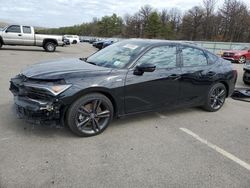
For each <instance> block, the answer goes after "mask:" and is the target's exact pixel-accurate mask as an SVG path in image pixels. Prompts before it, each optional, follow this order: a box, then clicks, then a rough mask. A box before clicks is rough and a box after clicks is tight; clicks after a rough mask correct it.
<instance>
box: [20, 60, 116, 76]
mask: <svg viewBox="0 0 250 188" xmlns="http://www.w3.org/2000/svg"><path fill="white" fill-rule="evenodd" d="M97 71H104V72H106V71H108V72H110V71H111V69H110V68H105V67H100V66H96V65H92V64H89V63H86V62H84V61H82V60H80V59H77V58H71V59H60V60H55V61H49V62H42V63H37V64H34V65H31V66H29V67H27V68H26V69H24V70H23V71H22V72H21V74H22V75H24V76H26V77H28V78H33V79H63V78H65V76H68V75H70V74H72V73H74V74H77V73H87V72H88V73H89V72H95V73H96V72H97Z"/></svg>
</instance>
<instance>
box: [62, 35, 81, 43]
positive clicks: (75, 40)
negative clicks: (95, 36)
mask: <svg viewBox="0 0 250 188" xmlns="http://www.w3.org/2000/svg"><path fill="white" fill-rule="evenodd" d="M64 38H65V39H68V40H69V42H70V44H78V43H80V39H79V36H77V35H64Z"/></svg>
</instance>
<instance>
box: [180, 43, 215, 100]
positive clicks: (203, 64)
mask: <svg viewBox="0 0 250 188" xmlns="http://www.w3.org/2000/svg"><path fill="white" fill-rule="evenodd" d="M181 59H182V61H181V62H182V63H181V64H182V67H181V80H180V81H181V95H180V102H181V104H188V105H189V104H194V105H196V104H203V103H204V100H205V97H206V95H207V92H208V90H209V88H210V86H211V85H212V84H213V82H214V80H215V79H216V76H217V74H216V73H217V70H216V68H217V67H216V66H214V64H213V63H214V61H215V60H212V61H210V59H209V57H208V55H207V54H206V53H205V52H204V51H203V50H201V49H199V48H195V47H192V46H185V45H183V46H182V47H181Z"/></svg>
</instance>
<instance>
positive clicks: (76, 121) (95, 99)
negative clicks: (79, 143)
mask: <svg viewBox="0 0 250 188" xmlns="http://www.w3.org/2000/svg"><path fill="white" fill-rule="evenodd" d="M113 113H114V110H113V105H112V103H111V101H110V100H109V99H108V98H107V97H106V96H104V95H102V94H99V93H92V94H87V95H84V96H83V97H81V98H79V99H78V100H76V101H75V102H74V103H73V104H72V105H71V106H70V108H69V110H68V112H67V114H66V124H67V125H68V126H69V128H70V129H71V131H72V132H73V133H75V134H76V135H78V136H84V137H87V136H95V135H98V134H100V133H102V132H103V131H104V130H105V129H106V128H107V127H108V125H109V123H110V122H111V121H112V118H113Z"/></svg>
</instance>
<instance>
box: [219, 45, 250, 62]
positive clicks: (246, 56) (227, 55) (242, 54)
mask: <svg viewBox="0 0 250 188" xmlns="http://www.w3.org/2000/svg"><path fill="white" fill-rule="evenodd" d="M222 58H224V59H226V60H230V61H232V62H238V63H241V64H242V63H245V62H246V61H247V60H250V46H237V47H235V48H234V49H232V50H227V51H224V52H223V54H222Z"/></svg>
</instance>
